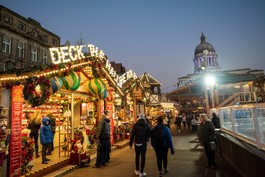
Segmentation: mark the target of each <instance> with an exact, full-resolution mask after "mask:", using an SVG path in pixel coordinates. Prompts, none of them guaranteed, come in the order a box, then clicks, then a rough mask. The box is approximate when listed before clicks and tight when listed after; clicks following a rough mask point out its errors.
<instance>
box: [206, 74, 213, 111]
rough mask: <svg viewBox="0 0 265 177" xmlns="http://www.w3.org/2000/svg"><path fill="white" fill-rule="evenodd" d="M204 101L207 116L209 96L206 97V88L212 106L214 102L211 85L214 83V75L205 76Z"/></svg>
mask: <svg viewBox="0 0 265 177" xmlns="http://www.w3.org/2000/svg"><path fill="white" fill-rule="evenodd" d="M204 81H205V84H206V87H205V101H206V111H207V115H208V116H209V98H208V89H210V96H211V106H212V108H214V106H215V104H214V92H213V87H214V85H215V83H216V81H215V77H214V76H212V75H207V76H205V80H204Z"/></svg>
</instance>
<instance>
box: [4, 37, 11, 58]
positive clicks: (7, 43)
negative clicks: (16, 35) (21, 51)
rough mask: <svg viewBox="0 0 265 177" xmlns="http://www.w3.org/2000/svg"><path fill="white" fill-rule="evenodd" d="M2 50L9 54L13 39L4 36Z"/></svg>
mask: <svg viewBox="0 0 265 177" xmlns="http://www.w3.org/2000/svg"><path fill="white" fill-rule="evenodd" d="M2 52H4V53H9V54H10V52H11V39H10V38H8V37H5V36H4V37H3V42H2Z"/></svg>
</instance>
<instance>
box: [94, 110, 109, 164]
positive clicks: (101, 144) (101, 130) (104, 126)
mask: <svg viewBox="0 0 265 177" xmlns="http://www.w3.org/2000/svg"><path fill="white" fill-rule="evenodd" d="M107 114H108V112H107V111H104V114H103V115H102V118H101V119H100V121H99V123H98V126H97V133H96V138H97V142H98V145H97V158H96V163H95V164H94V165H93V166H92V167H93V168H101V167H102V166H104V165H105V164H106V162H107V161H108V160H109V157H108V155H109V153H110V152H109V151H110V150H109V149H110V125H109V123H110V119H109V118H108V117H107Z"/></svg>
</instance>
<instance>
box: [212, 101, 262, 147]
mask: <svg viewBox="0 0 265 177" xmlns="http://www.w3.org/2000/svg"><path fill="white" fill-rule="evenodd" d="M212 112H218V113H219V117H220V122H221V127H222V130H224V131H225V132H227V133H229V134H231V135H233V136H236V137H237V138H239V139H241V140H244V141H246V142H248V143H251V144H253V145H255V146H257V147H258V148H260V149H264V150H265V104H264V103H258V104H248V105H239V106H228V107H222V108H217V109H214V110H212Z"/></svg>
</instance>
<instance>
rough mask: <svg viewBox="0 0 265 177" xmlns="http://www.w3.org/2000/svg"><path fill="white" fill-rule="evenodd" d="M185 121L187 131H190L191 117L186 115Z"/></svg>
mask: <svg viewBox="0 0 265 177" xmlns="http://www.w3.org/2000/svg"><path fill="white" fill-rule="evenodd" d="M186 121H187V127H188V130H189V131H190V127H191V115H190V114H187V118H186Z"/></svg>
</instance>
